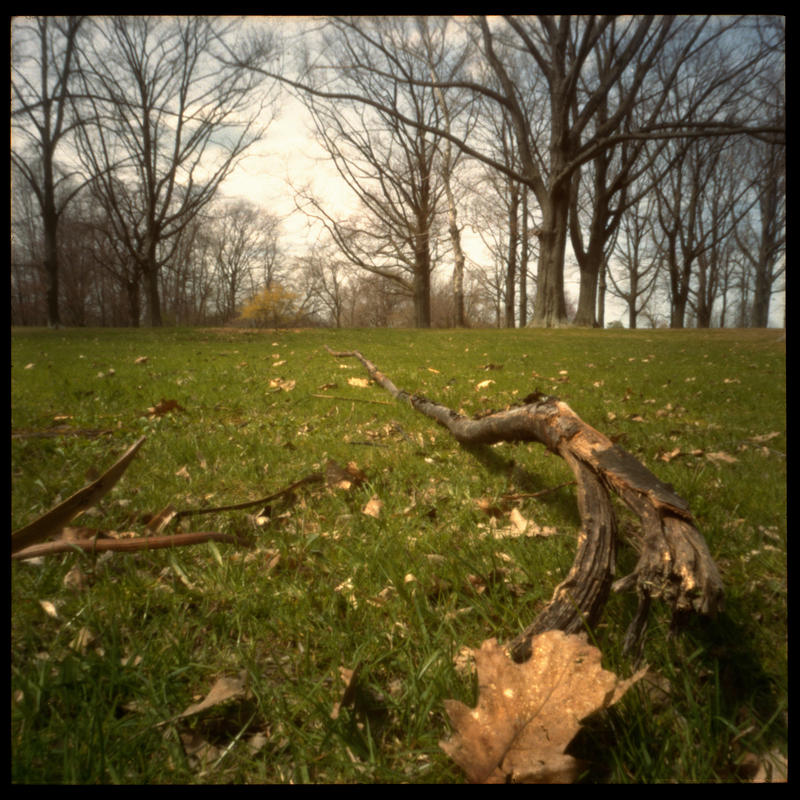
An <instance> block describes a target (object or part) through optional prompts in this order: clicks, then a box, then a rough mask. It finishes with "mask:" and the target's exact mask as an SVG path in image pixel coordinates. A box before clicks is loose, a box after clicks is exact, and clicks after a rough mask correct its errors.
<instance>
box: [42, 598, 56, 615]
mask: <svg viewBox="0 0 800 800" xmlns="http://www.w3.org/2000/svg"><path fill="white" fill-rule="evenodd" d="M39 605H40V606H41V607H42V611H44V613H45V614H47V616H48V617H52V618H53V619H58V611H56V607H55V604H54V603H52V602H51V601H50V600H40V601H39Z"/></svg>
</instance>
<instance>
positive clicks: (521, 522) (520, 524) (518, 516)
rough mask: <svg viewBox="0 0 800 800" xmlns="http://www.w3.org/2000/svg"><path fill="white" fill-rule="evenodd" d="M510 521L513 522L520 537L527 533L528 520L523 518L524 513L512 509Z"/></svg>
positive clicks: (512, 524)
mask: <svg viewBox="0 0 800 800" xmlns="http://www.w3.org/2000/svg"><path fill="white" fill-rule="evenodd" d="M509 519H510V520H511V526H512V527H513V528H514V529H515V530H516V531H518V532H519V534H520V535H522V534H523V533H525V531H526V529H527V527H528V520H526V519H525V517H523V516H522V513H521V512H520V510H519V509H518V508H512V509H511V513H510V514H509Z"/></svg>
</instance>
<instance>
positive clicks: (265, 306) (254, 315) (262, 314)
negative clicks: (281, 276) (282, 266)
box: [241, 284, 297, 328]
mask: <svg viewBox="0 0 800 800" xmlns="http://www.w3.org/2000/svg"><path fill="white" fill-rule="evenodd" d="M296 300H297V295H296V294H294V292H290V291H289V290H288V289H284V288H283V287H282V286H280V285H278V284H274V285H273V286H271V287H267V288H266V289H262V290H261V291H260V292H259V293H258V294H257V295H256V296H255V297H254V298H253V299H252V300H250V301H249V302H248V303H246V304H245V306H244V308H243V309H242V314H241V319H243V320H246V321H247V322H248V323H249V324H250V325H252V326H253V327H256V328H279V327H281V326H282V325H290V324H291V323H292V322H294V321H295V320H296V319H297V304H296Z"/></svg>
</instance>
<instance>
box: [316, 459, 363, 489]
mask: <svg viewBox="0 0 800 800" xmlns="http://www.w3.org/2000/svg"><path fill="white" fill-rule="evenodd" d="M366 480H367V476H366V474H365V473H364V472H363V471H362V470H361V469H359V467H358V464H356V462H355V461H348V463H347V466H346V467H343V466H342V465H341V464H338V463H337V462H336V461H334V460H333V459H329V460H328V462H327V463H326V464H325V482H326V483H327V484H328V486H329V487H330V488H332V489H345V490H347V489H352V488H353V487H354V486H360V485H361V484H362V483H364V482H365V481H366Z"/></svg>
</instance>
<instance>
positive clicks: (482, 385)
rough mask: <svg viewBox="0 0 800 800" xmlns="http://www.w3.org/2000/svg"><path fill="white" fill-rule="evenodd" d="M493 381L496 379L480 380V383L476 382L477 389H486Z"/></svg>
mask: <svg viewBox="0 0 800 800" xmlns="http://www.w3.org/2000/svg"><path fill="white" fill-rule="evenodd" d="M493 383H495V381H493V380H491V378H490V379H488V380H485V381H479V382H478V383H476V384H475V391H476V392H479V391H480V390H481V389H486V388H488V387H489V386H491V385H492V384H493Z"/></svg>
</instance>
